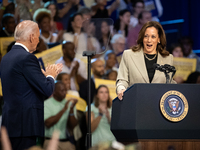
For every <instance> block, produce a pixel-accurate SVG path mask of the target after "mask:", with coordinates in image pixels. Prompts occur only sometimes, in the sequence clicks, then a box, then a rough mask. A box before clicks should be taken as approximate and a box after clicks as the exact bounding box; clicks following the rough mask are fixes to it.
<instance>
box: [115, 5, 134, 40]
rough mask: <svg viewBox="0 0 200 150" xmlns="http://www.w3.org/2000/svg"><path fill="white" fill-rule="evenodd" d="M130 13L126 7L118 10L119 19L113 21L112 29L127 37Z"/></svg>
mask: <svg viewBox="0 0 200 150" xmlns="http://www.w3.org/2000/svg"><path fill="white" fill-rule="evenodd" d="M130 16H131V13H130V11H129V10H128V9H124V10H121V11H120V12H119V19H118V20H117V21H116V22H115V25H114V30H115V32H116V33H118V34H122V35H123V36H124V37H127V35H128V30H129V24H130Z"/></svg>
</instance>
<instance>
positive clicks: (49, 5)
mask: <svg viewBox="0 0 200 150" xmlns="http://www.w3.org/2000/svg"><path fill="white" fill-rule="evenodd" d="M44 7H45V8H46V9H48V10H50V11H51V22H50V24H51V32H53V33H58V31H60V30H63V25H62V23H61V22H59V17H58V9H57V7H56V4H55V3H54V2H52V1H48V2H46V3H45V5H44Z"/></svg>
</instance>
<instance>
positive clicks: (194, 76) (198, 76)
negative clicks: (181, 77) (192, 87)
mask: <svg viewBox="0 0 200 150" xmlns="http://www.w3.org/2000/svg"><path fill="white" fill-rule="evenodd" d="M185 83H192V84H200V72H197V71H196V72H192V73H191V74H190V75H189V76H188V78H187V80H186V81H185Z"/></svg>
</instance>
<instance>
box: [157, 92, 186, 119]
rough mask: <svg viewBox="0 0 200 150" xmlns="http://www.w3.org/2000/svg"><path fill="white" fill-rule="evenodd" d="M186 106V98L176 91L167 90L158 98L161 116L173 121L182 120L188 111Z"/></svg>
mask: <svg viewBox="0 0 200 150" xmlns="http://www.w3.org/2000/svg"><path fill="white" fill-rule="evenodd" d="M188 108H189V107H188V102H187V99H186V98H185V96H184V95H183V94H182V93H180V92H178V91H168V92H166V93H165V94H164V95H163V96H162V98H161V100H160V110H161V112H162V114H163V116H164V117H165V118H167V119H168V120H170V121H173V122H178V121H181V120H183V119H184V118H185V116H186V115H187V113H188Z"/></svg>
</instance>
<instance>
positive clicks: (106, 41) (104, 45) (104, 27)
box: [99, 20, 112, 52]
mask: <svg viewBox="0 0 200 150" xmlns="http://www.w3.org/2000/svg"><path fill="white" fill-rule="evenodd" d="M100 34H101V37H100V38H99V43H100V46H101V52H104V51H106V50H108V49H112V46H111V43H110V40H111V37H112V35H111V33H110V26H109V24H108V21H107V20H104V21H102V22H101V32H100Z"/></svg>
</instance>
